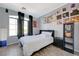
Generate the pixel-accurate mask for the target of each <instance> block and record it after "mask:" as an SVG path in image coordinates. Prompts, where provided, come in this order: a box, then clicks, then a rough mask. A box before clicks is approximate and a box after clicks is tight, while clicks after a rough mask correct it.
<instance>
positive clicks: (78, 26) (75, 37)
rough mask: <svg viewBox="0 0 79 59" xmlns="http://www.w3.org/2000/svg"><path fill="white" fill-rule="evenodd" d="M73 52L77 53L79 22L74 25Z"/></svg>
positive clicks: (78, 47)
mask: <svg viewBox="0 0 79 59" xmlns="http://www.w3.org/2000/svg"><path fill="white" fill-rule="evenodd" d="M74 43H75V44H74V50H75V51H76V52H79V22H77V23H75V24H74Z"/></svg>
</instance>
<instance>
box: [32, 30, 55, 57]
mask: <svg viewBox="0 0 79 59" xmlns="http://www.w3.org/2000/svg"><path fill="white" fill-rule="evenodd" d="M42 32H52V35H51V36H52V37H53V38H54V37H55V36H54V35H55V34H54V33H55V31H54V30H40V34H41V33H42ZM51 44H52V45H53V43H51ZM51 44H49V45H51ZM49 45H47V46H49ZM47 46H45V47H43V48H41V49H40V50H42V49H45V48H46V47H47ZM40 50H38V51H40ZM38 51H36V52H34V53H33V54H32V55H31V56H33V55H34V54H35V53H37V52H38Z"/></svg>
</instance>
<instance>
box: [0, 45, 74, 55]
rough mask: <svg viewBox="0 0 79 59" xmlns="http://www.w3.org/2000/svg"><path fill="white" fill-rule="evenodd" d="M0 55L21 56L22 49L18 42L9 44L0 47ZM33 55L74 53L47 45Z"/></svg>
mask: <svg viewBox="0 0 79 59" xmlns="http://www.w3.org/2000/svg"><path fill="white" fill-rule="evenodd" d="M0 56H23V50H22V48H21V47H20V46H19V45H18V44H14V45H10V46H8V47H3V48H0ZM33 56H74V54H71V53H68V52H66V51H64V50H61V49H60V48H57V47H55V46H53V45H49V46H48V47H46V48H44V49H42V50H40V51H38V52H37V53H35V54H33Z"/></svg>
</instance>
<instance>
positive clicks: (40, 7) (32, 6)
mask: <svg viewBox="0 0 79 59" xmlns="http://www.w3.org/2000/svg"><path fill="white" fill-rule="evenodd" d="M63 5H65V3H0V7H4V8H8V9H11V10H14V11H21V12H23V13H25V14H29V15H33V16H34V17H36V18H38V17H40V16H42V15H45V14H47V13H49V12H51V11H53V10H55V9H57V8H59V7H61V6H63Z"/></svg>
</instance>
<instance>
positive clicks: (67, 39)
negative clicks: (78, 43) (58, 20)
mask: <svg viewBox="0 0 79 59" xmlns="http://www.w3.org/2000/svg"><path fill="white" fill-rule="evenodd" d="M64 50H66V51H68V52H71V53H74V23H65V24H64Z"/></svg>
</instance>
